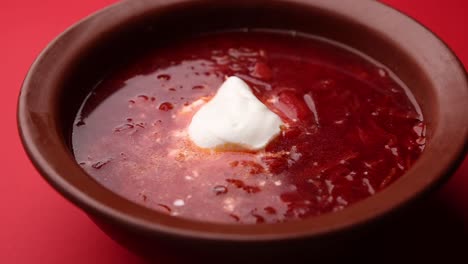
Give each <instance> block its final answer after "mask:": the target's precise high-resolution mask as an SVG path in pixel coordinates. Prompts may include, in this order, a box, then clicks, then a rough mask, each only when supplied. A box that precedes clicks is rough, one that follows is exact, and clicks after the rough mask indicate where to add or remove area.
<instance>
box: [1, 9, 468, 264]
mask: <svg viewBox="0 0 468 264" xmlns="http://www.w3.org/2000/svg"><path fill="white" fill-rule="evenodd" d="M113 2H115V0H73V1H72V0H70V1H63V0H42V1H36V0H16V1H15V0H1V3H0V73H1V74H0V80H1V86H0V89H2V98H1V101H2V102H1V103H0V109H1V113H3V118H2V119H1V121H0V131H1V132H0V133H1V134H0V141H1V144H0V155H1V156H0V161H2V168H3V171H2V172H3V173H2V176H1V183H0V212H1V215H0V263H36V262H40V263H114V264H118V263H142V261H141V260H139V259H138V258H137V257H136V256H134V255H133V254H131V253H129V252H127V251H126V250H125V249H123V248H121V247H120V246H119V245H117V244H116V243H114V242H113V241H112V240H111V239H109V238H108V237H107V236H106V235H105V234H104V233H103V232H102V231H100V230H99V229H98V228H97V227H96V226H95V225H94V224H93V223H92V222H91V221H90V220H89V219H88V218H87V216H86V215H85V214H84V213H83V212H81V211H80V210H79V209H77V208H75V207H74V206H72V205H71V204H70V203H69V202H68V201H66V200H65V199H64V198H62V197H61V196H59V195H58V194H57V193H56V192H55V191H54V190H53V189H52V188H51V187H49V186H48V185H47V184H46V182H45V181H44V180H42V178H41V177H40V176H39V175H38V173H37V172H36V171H35V170H34V168H33V167H32V165H31V163H30V162H29V161H28V159H27V157H26V155H25V153H24V151H23V149H22V147H21V144H20V141H19V137H18V135H17V129H16V123H15V122H16V117H15V112H16V100H17V96H18V93H19V89H20V86H21V82H22V80H23V78H24V76H25V75H26V72H27V70H28V68H29V66H30V65H31V63H32V62H33V60H34V59H35V57H36V56H37V55H38V54H39V52H40V51H41V50H42V49H43V48H44V47H45V46H46V45H47V43H48V42H49V41H51V40H52V39H53V38H54V37H55V36H57V35H58V34H59V33H60V32H61V31H63V30H64V29H65V28H67V27H68V26H70V25H72V24H73V23H75V22H76V21H78V20H79V19H81V18H83V17H85V16H87V15H88V14H90V13H92V12H94V11H95V10H98V9H100V8H102V7H104V6H106V5H109V4H111V3H113ZM384 2H386V3H388V4H390V5H391V6H394V7H396V8H397V9H399V10H401V11H403V12H405V13H407V14H409V15H411V16H412V17H414V18H416V19H417V20H419V21H420V22H422V23H423V24H424V25H426V26H427V27H429V28H430V29H431V30H433V31H434V32H435V33H436V34H437V35H439V36H440V37H441V38H442V39H443V40H444V41H445V42H446V43H447V44H448V45H449V46H450V47H451V48H452V49H453V50H454V52H455V53H456V54H457V55H458V56H459V58H460V59H461V60H462V61H463V62H464V65H465V67H466V66H468V34H466V26H467V24H468V18H467V16H466V12H467V11H468V1H466V0H445V1H440V0H425V1H417V0H411V1H409V0H385V1H384ZM467 105H468V102H467ZM467 110H468V107H467ZM467 187H468V159H466V160H465V162H464V164H463V165H462V167H461V168H460V169H459V170H458V171H457V173H456V174H455V175H454V177H453V178H451V180H450V181H449V182H448V183H447V184H446V185H445V186H444V187H443V188H442V189H441V190H440V191H438V192H437V193H435V194H433V195H432V196H431V197H429V199H428V200H427V202H426V203H425V204H424V205H423V206H421V207H420V209H418V210H416V212H414V213H413V214H414V215H412V216H411V217H412V218H411V219H412V220H410V221H409V223H406V222H401V223H396V224H397V225H399V226H396V227H395V230H394V231H392V233H397V234H398V233H400V239H401V241H406V240H409V241H410V242H407V243H406V244H405V243H403V246H405V247H406V246H408V247H415V248H417V247H419V248H421V250H420V251H418V250H415V251H414V252H419V253H421V252H423V253H425V254H427V253H429V256H430V253H431V251H432V250H434V249H435V250H437V249H440V248H441V249H443V250H444V251H443V252H442V253H441V254H442V255H447V256H457V257H461V258H464V259H465V260H464V261H463V259H460V260H459V261H460V262H461V263H467V262H468V261H467V260H468V257H467V256H466V253H465V252H463V248H462V247H459V245H461V243H464V244H465V246H466V245H468V241H467V240H468V239H467V237H468V236H467V230H468V190H467V189H466V188H467ZM415 228H416V230H417V231H416V232H413V233H407V232H408V230H414V229H415ZM411 237H412V238H411ZM383 240H385V239H382V241H377V243H383V244H384V245H388V246H391V247H392V248H390V249H389V252H394V253H398V252H400V253H401V252H405V250H400V251H399V250H398V248H399V242H398V241H397V242H396V243H395V244H393V245H391V243H388V242H387V243H386V242H384V241H383ZM407 251H408V250H407ZM412 251H413V250H409V252H412ZM464 253H465V254H464ZM160 262H163V261H162V260H161V261H160Z"/></svg>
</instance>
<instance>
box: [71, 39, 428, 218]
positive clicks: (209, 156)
mask: <svg viewBox="0 0 468 264" xmlns="http://www.w3.org/2000/svg"><path fill="white" fill-rule="evenodd" d="M228 76H238V77H240V78H241V79H243V80H244V81H245V82H247V83H248V84H249V85H250V86H251V88H252V89H253V91H254V93H255V95H256V96H257V97H258V98H259V99H260V100H261V101H262V102H263V103H264V104H265V105H267V106H268V107H269V108H270V109H271V110H272V111H273V112H275V113H277V114H278V115H279V116H280V117H281V118H282V120H283V122H284V123H285V124H286V125H285V126H284V127H283V129H282V132H281V134H280V135H279V136H278V137H276V138H275V139H274V140H273V141H272V142H270V143H269V144H268V145H267V147H266V148H265V149H264V150H261V151H257V152H242V151H237V152H235V151H231V152H229V151H223V152H219V151H210V150H205V149H200V148H198V147H197V146H195V145H194V144H193V143H192V142H191V141H190V139H189V137H188V134H187V127H188V125H189V124H190V121H191V118H192V116H193V115H194V113H195V112H196V111H197V110H198V109H199V108H200V107H201V106H202V105H203V104H204V103H206V102H207V101H209V100H210V98H211V97H212V96H213V95H214V94H215V93H216V91H217V89H218V88H219V86H220V85H221V84H222V83H223V82H224V80H225V79H226V78H227V77H228ZM72 142H73V151H74V154H75V157H76V160H77V161H78V163H79V164H80V165H81V166H82V168H83V169H84V170H85V171H86V172H87V173H88V174H89V175H90V176H91V177H93V178H94V179H95V180H96V181H98V182H99V183H101V184H102V185H104V186H105V187H107V188H109V189H110V190H112V191H114V192H115V193H117V194H119V195H121V196H123V197H126V198H127V199H129V200H132V201H134V202H136V203H138V204H141V205H144V206H146V207H149V208H152V209H154V210H158V211H161V212H164V213H167V214H171V215H173V216H180V217H184V218H191V219H197V220H203V221H211V222H226V223H264V222H265V223H271V222H282V221H289V220H294V219H301V218H306V217H311V216H316V215H320V214H324V213H329V212H334V211H337V210H342V209H344V208H345V207H347V206H350V205H352V204H353V203H355V202H358V201H360V200H362V199H364V198H366V197H369V196H371V195H373V194H375V193H376V192H378V191H380V190H382V189H383V188H385V187H387V186H388V185H389V184H391V183H392V182H394V181H395V180H396V179H398V178H399V177H400V176H401V175H402V174H403V173H404V172H405V171H406V170H408V168H409V167H410V166H411V165H412V164H413V163H414V161H415V160H416V159H417V158H418V156H419V155H420V154H421V152H422V151H423V149H424V146H425V124H424V121H423V117H422V115H421V113H420V110H419V108H418V106H417V105H416V103H415V101H414V99H413V96H412V95H411V94H410V92H409V90H408V89H407V88H406V87H405V86H404V84H402V83H401V82H400V81H399V80H398V79H397V78H396V77H395V76H394V75H393V74H392V73H391V72H390V71H389V70H388V69H386V68H385V67H383V66H382V65H379V64H378V63H376V62H373V61H372V60H370V59H368V58H366V57H365V56H364V55H361V54H359V53H357V52H355V51H352V50H351V49H349V48H346V47H344V46H342V45H339V44H336V43H333V42H330V41H326V40H322V39H319V38H314V37H311V36H306V35H301V34H296V33H288V32H264V31H263V32H262V31H250V32H219V33H211V34H204V35H200V36H196V37H192V38H187V39H181V40H179V41H174V42H172V43H171V45H165V46H161V47H157V48H155V49H154V50H151V51H148V52H146V53H145V54H144V55H143V56H140V57H137V58H135V59H134V60H133V61H132V62H130V63H128V64H125V65H124V66H122V67H120V68H119V69H117V70H115V71H113V72H112V73H111V74H110V75H108V76H107V77H106V78H104V79H103V80H102V82H100V83H99V84H97V86H96V88H95V89H94V90H93V92H92V93H91V94H90V95H89V96H88V98H87V99H86V100H85V102H84V104H83V105H82V107H81V109H80V111H79V113H78V115H77V117H76V121H75V124H74V127H73V135H72Z"/></svg>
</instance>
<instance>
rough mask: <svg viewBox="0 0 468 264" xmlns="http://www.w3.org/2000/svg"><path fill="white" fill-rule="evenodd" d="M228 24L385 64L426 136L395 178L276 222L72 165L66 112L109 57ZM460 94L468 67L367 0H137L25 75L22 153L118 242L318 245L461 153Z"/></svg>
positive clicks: (464, 127) (68, 36) (58, 47)
mask: <svg viewBox="0 0 468 264" xmlns="http://www.w3.org/2000/svg"><path fill="white" fill-rule="evenodd" d="M239 17H242V19H239ZM279 17H280V18H281V19H278V18H279ZM233 27H235V28H239V27H261V28H281V29H294V30H297V31H301V32H306V33H311V34H315V35H320V36H323V37H326V38H329V39H333V40H336V41H339V42H342V43H345V44H347V45H349V46H351V47H353V48H356V49H358V50H360V51H362V52H364V53H366V54H367V55H369V56H371V57H373V58H374V59H376V60H378V61H380V62H382V63H384V64H385V65H386V66H388V67H389V68H390V69H392V70H393V71H394V72H395V73H396V74H397V75H398V76H399V77H400V78H401V79H402V80H403V81H404V82H405V83H406V84H407V85H408V86H409V87H410V88H411V90H412V92H413V93H414V95H415V96H416V98H417V100H418V102H419V104H420V105H421V107H422V110H423V113H424V116H425V118H426V120H427V121H428V136H429V138H430V143H429V144H428V147H427V149H426V151H425V153H424V155H423V156H422V157H421V158H420V160H419V161H418V162H417V163H416V164H415V165H414V167H413V168H412V169H411V170H410V171H409V172H408V173H407V174H406V175H405V176H404V177H402V179H400V180H399V181H397V182H396V183H395V184H393V185H391V186H389V187H388V188H387V189H386V190H384V191H382V192H380V193H378V194H376V195H375V196H373V197H371V198H369V199H367V200H365V201H363V202H360V203H359V204H356V205H354V206H351V207H350V208H348V209H347V210H344V211H342V212H338V213H334V214H329V215H324V216H320V217H316V218H313V219H309V220H304V221H298V222H293V223H286V224H280V225H278V224H276V225H257V226H249V225H222V224H208V223H200V222H194V221H189V220H183V219H178V218H173V217H170V216H166V215H163V214H161V213H158V212H154V211H151V210H149V209H146V208H144V207H141V206H138V205H136V204H133V203H132V202H129V201H127V200H125V199H123V198H121V197H119V196H117V195H115V194H113V193H112V192H110V191H109V190H107V189H105V188H103V187H102V186H100V185H99V184H97V183H96V182H95V181H94V180H92V179H91V178H90V177H88V176H87V175H86V174H85V173H84V172H83V171H82V170H81V168H80V167H79V166H78V165H77V164H76V162H75V161H74V158H73V156H72V154H71V151H70V148H69V146H70V145H69V140H70V130H69V129H70V127H71V125H72V123H71V120H73V119H74V115H75V114H76V112H77V110H78V107H79V106H80V104H81V102H82V101H83V100H84V98H85V96H86V95H87V94H88V93H89V92H90V89H91V88H92V87H93V85H94V84H95V83H96V82H97V81H99V80H100V78H102V77H103V76H104V75H105V74H106V72H108V71H110V70H112V66H113V65H117V64H120V63H122V62H124V61H125V60H127V59H130V58H132V56H135V55H136V54H138V52H140V51H142V50H144V49H146V48H148V47H151V46H153V45H156V46H157V45H158V44H159V43H161V42H165V41H170V40H171V39H174V38H176V37H177V36H180V35H187V34H190V33H193V32H199V31H211V30H219V29H224V28H233ZM467 102H468V86H467V77H466V73H465V70H464V69H463V67H462V66H461V64H460V63H459V62H458V60H457V59H456V57H455V56H454V55H453V54H452V53H451V52H450V50H449V49H448V48H447V47H445V45H444V44H443V43H442V42H441V41H440V40H438V39H437V38H435V37H434V36H433V35H432V34H431V33H430V32H429V31H427V30H425V29H424V28H423V27H421V26H420V25H418V24H416V23H415V22H414V21H412V20H411V19H409V18H407V17H405V16H403V15H401V14H399V13H398V12H396V11H394V10H392V9H390V8H388V7H386V6H384V5H382V4H380V3H377V2H374V1H359V2H356V1H353V0H317V1H300V0H284V1H267V0H258V1H247V0H241V1H201V0H200V1H184V0H167V1H157V2H156V1H149V0H147V1H137V0H135V1H124V2H121V3H118V4H116V5H114V6H111V7H110V8H108V9H106V10H104V11H101V12H100V13H98V14H97V15H94V16H91V17H89V18H87V19H86V20H84V21H82V22H81V23H80V24H78V25H77V26H74V27H73V28H71V29H69V30H68V31H67V32H65V33H64V34H62V35H61V36H60V37H59V38H58V39H56V40H55V41H54V42H53V43H51V44H50V45H49V47H48V48H47V49H46V50H45V51H44V52H43V53H42V54H41V55H40V56H39V58H38V59H37V61H36V62H35V64H34V65H33V66H32V68H31V71H30V72H29V74H28V76H27V77H26V80H25V82H24V86H23V89H22V93H21V95H20V99H19V107H18V121H19V129H20V133H21V137H22V141H23V144H24V145H25V148H26V150H27V152H28V155H29V156H30V158H31V160H32V161H33V163H34V164H35V166H36V167H37V168H38V170H39V171H40V172H41V174H42V175H43V176H44V177H45V178H46V180H48V181H49V183H50V184H51V185H53V186H54V187H55V188H56V189H57V190H58V191H59V192H61V193H62V194H63V195H64V196H66V197H67V198H68V199H70V200H71V201H72V202H74V203H75V204H77V205H78V206H79V207H81V208H82V209H84V210H85V211H86V212H88V213H89V214H90V215H91V216H92V217H93V218H94V219H95V221H96V222H98V223H99V224H100V225H101V226H105V228H104V229H105V230H107V231H109V232H111V233H112V234H114V237H116V238H117V240H119V241H121V240H122V239H119V237H134V238H136V239H131V241H136V240H138V239H139V238H145V239H144V240H145V241H147V239H152V240H154V241H161V240H162V239H164V240H165V241H174V243H180V242H181V241H184V244H185V243H186V244H190V245H195V244H197V245H203V243H207V244H208V245H210V246H215V245H219V246H221V245H228V246H231V245H232V243H237V244H238V245H248V244H250V243H257V244H258V243H260V242H261V241H263V242H262V243H265V244H268V243H270V244H277V242H278V241H287V240H289V239H293V238H296V239H297V241H302V240H303V239H307V240H308V241H309V243H313V242H314V241H315V242H317V243H316V244H317V245H318V244H325V245H326V244H327V241H335V240H333V239H336V236H338V237H339V238H340V239H341V238H342V239H345V240H346V237H355V234H357V233H359V232H361V231H362V230H363V229H359V227H363V228H364V229H365V227H368V226H367V225H364V224H366V223H368V222H369V221H370V220H373V219H376V218H378V217H379V216H382V215H385V214H388V213H389V212H392V211H393V210H394V209H395V208H398V207H401V206H402V205H404V204H407V203H408V201H411V200H414V198H415V197H418V196H420V195H421V194H422V193H424V192H425V191H427V190H430V189H432V188H433V187H434V186H436V184H437V183H440V182H442V181H443V180H444V179H446V178H447V176H448V175H449V174H450V173H451V172H452V171H453V170H454V169H455V168H456V166H457V165H458V164H459V162H460V161H461V160H462V158H463V157H464V155H465V152H466V140H467V131H468V120H467V117H466V115H465V114H464V111H465V110H466V103H467ZM104 223H105V224H104ZM351 227H353V228H351ZM119 230H120V232H119ZM119 233H120V235H119ZM348 235H349V236H348ZM202 242H203V243H202ZM220 242H223V243H220ZM249 242H250V243H249ZM288 243H290V242H288ZM130 244H132V245H135V244H134V243H133V242H132V243H130ZM228 248H229V247H228Z"/></svg>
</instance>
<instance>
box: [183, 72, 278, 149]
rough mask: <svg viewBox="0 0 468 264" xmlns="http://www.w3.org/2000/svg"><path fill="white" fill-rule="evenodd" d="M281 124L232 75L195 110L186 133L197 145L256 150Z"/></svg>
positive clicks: (262, 145) (245, 85) (264, 144)
mask: <svg viewBox="0 0 468 264" xmlns="http://www.w3.org/2000/svg"><path fill="white" fill-rule="evenodd" d="M282 125H283V122H282V120H281V118H280V117H279V116H278V115H276V114H275V113H273V112H272V111H271V110H270V109H268V107H266V106H265V105H264V104H263V103H262V102H261V101H260V100H258V99H257V97H256V96H255V95H254V94H253V92H252V89H251V88H250V87H249V85H248V84H247V83H245V82H244V81H243V80H242V79H240V78H238V77H235V76H233V77H229V78H228V79H227V80H226V81H225V82H224V83H223V84H222V85H221V87H219V89H218V92H217V93H216V95H215V96H214V97H213V98H212V99H211V100H210V101H209V102H208V103H206V104H205V105H203V106H202V107H201V108H200V110H198V112H196V113H195V115H194V116H193V118H192V121H191V123H190V125H189V127H188V134H189V136H190V139H191V140H192V141H193V142H194V143H195V144H196V145H197V146H199V147H201V148H207V149H217V150H259V149H262V148H264V147H265V146H266V145H267V144H268V143H269V142H270V141H271V140H272V139H274V138H275V137H276V136H277V135H278V134H279V133H280V131H281V126H282Z"/></svg>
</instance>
